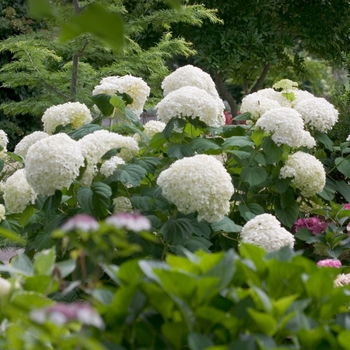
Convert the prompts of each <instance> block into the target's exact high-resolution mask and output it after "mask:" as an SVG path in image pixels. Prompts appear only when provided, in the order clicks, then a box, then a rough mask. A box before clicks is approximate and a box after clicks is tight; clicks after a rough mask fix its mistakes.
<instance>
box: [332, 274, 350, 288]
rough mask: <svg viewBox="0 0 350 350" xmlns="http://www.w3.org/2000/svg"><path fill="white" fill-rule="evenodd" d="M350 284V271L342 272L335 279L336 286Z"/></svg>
mask: <svg viewBox="0 0 350 350" xmlns="http://www.w3.org/2000/svg"><path fill="white" fill-rule="evenodd" d="M348 284H350V273H341V274H339V275H338V276H337V277H336V279H335V280H334V286H335V287H343V286H346V285H348Z"/></svg>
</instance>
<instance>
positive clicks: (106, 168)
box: [100, 156, 125, 177]
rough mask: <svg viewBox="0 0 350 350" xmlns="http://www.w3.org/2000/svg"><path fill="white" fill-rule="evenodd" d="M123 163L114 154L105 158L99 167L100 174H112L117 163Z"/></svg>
mask: <svg viewBox="0 0 350 350" xmlns="http://www.w3.org/2000/svg"><path fill="white" fill-rule="evenodd" d="M123 164H125V162H124V160H123V159H122V158H120V157H118V156H114V157H112V158H110V159H108V160H106V161H105V162H104V163H103V164H102V165H101V168H100V172H101V174H102V175H104V176H106V177H108V176H110V175H112V174H113V172H114V170H115V169H117V168H118V166H119V165H123Z"/></svg>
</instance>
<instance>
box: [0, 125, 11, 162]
mask: <svg viewBox="0 0 350 350" xmlns="http://www.w3.org/2000/svg"><path fill="white" fill-rule="evenodd" d="M8 142H9V139H8V138H7V134H6V132H5V131H4V130H0V146H1V147H2V148H3V149H2V150H1V151H0V159H5V158H6V152H7V144H8Z"/></svg>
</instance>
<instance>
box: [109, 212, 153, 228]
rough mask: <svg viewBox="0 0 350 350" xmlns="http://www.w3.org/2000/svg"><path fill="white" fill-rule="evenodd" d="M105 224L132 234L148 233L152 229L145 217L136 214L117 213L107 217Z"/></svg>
mask: <svg viewBox="0 0 350 350" xmlns="http://www.w3.org/2000/svg"><path fill="white" fill-rule="evenodd" d="M106 223H108V224H111V225H113V226H115V227H117V228H126V229H127V230H130V231H134V232H140V231H149V230H150V229H151V227H152V225H151V222H150V221H149V220H148V219H147V218H146V217H145V216H143V215H141V214H137V213H117V214H114V215H112V216H109V217H108V218H107V219H106Z"/></svg>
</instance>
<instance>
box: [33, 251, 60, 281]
mask: <svg viewBox="0 0 350 350" xmlns="http://www.w3.org/2000/svg"><path fill="white" fill-rule="evenodd" d="M55 260H56V251H55V248H51V249H47V250H42V251H41V252H39V253H37V254H36V255H35V257H34V264H33V266H34V273H35V274H36V275H50V274H51V272H52V269H53V266H54V264H55Z"/></svg>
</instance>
